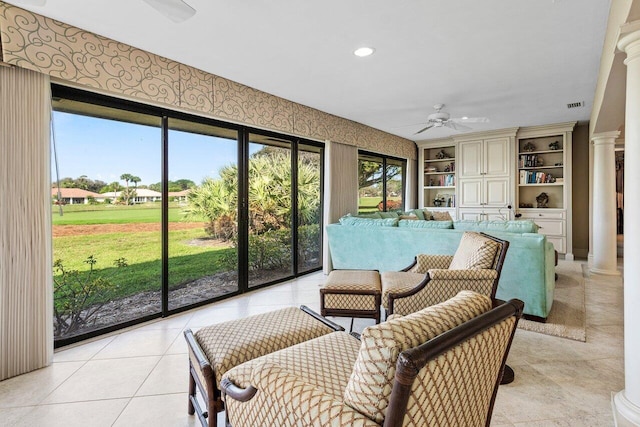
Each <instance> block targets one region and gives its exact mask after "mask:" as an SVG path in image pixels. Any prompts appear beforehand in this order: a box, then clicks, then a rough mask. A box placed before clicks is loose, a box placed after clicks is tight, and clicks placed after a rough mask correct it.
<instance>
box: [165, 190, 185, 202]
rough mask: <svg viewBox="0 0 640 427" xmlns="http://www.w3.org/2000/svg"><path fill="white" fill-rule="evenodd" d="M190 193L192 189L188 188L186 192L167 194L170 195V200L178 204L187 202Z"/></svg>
mask: <svg viewBox="0 0 640 427" xmlns="http://www.w3.org/2000/svg"><path fill="white" fill-rule="evenodd" d="M190 191H191V189H189V188H187V189H186V190H182V191H169V193H167V194H168V195H169V200H175V201H176V202H185V201H186V200H187V196H188V195H189V192H190Z"/></svg>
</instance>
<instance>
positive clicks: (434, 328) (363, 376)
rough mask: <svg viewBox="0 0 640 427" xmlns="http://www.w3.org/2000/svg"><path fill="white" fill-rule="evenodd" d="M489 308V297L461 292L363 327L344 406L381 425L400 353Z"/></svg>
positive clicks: (470, 292)
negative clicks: (399, 315)
mask: <svg viewBox="0 0 640 427" xmlns="http://www.w3.org/2000/svg"><path fill="white" fill-rule="evenodd" d="M490 309H491V299H490V298H489V297H487V296H484V295H480V294H477V293H475V292H472V291H462V292H460V293H458V295H456V296H455V297H453V298H451V299H450V300H448V301H445V302H443V303H440V304H437V305H433V306H431V307H427V308H425V309H423V310H421V311H418V312H416V313H412V314H409V315H407V316H403V317H399V318H394V319H390V320H388V321H386V322H383V323H379V324H377V325H375V326H370V327H368V328H365V330H364V331H363V332H362V336H361V337H360V338H361V341H362V344H361V345H360V352H359V353H358V359H357V360H356V363H355V365H354V368H353V373H352V374H351V378H350V379H349V383H348V384H347V388H346V390H345V394H344V402H345V404H347V405H349V406H350V407H352V408H354V409H355V410H356V411H358V412H360V413H362V414H364V415H365V416H367V417H369V418H371V419H372V420H374V421H376V422H378V423H382V422H383V421H384V417H385V412H386V409H387V406H388V405H389V397H390V396H391V389H392V387H393V379H394V376H395V373H396V362H397V360H398V356H399V355H400V353H401V352H403V351H404V350H408V349H410V348H413V347H416V346H418V345H420V344H422V343H424V342H426V341H428V340H430V339H432V338H434V337H436V336H438V335H440V334H441V333H443V332H445V331H448V330H449V329H452V328H454V327H456V326H458V325H460V324H462V323H464V322H466V321H468V320H470V319H473V318H474V317H476V316H479V315H480V314H482V313H484V312H486V311H489V310H490Z"/></svg>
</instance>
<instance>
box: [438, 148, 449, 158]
mask: <svg viewBox="0 0 640 427" xmlns="http://www.w3.org/2000/svg"><path fill="white" fill-rule="evenodd" d="M448 158H449V156H448V155H447V153H445V152H444V150H440V151H438V152H437V153H436V159H438V160H442V159H448Z"/></svg>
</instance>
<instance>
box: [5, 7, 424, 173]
mask: <svg viewBox="0 0 640 427" xmlns="http://www.w3.org/2000/svg"><path fill="white" fill-rule="evenodd" d="M0 46H1V49H0V59H1V60H2V61H4V62H6V63H8V64H12V65H15V66H18V67H22V68H27V69H30V70H34V71H38V72H41V73H44V74H48V75H50V76H52V77H56V78H59V79H62V80H66V81H71V82H75V83H78V84H81V85H84V86H87V87H91V88H96V89H101V90H104V91H107V92H111V93H114V94H118V95H126V96H128V97H132V98H135V99H138V100H142V101H151V102H154V103H162V104H165V105H169V106H173V107H178V108H181V109H186V110H192V111H197V112H199V113H205V114H207V115H210V116H212V117H215V118H218V119H220V120H225V121H232V122H235V123H241V124H246V125H249V126H255V127H259V128H263V129H270V130H274V131H278V132H282V133H287V134H292V135H298V136H301V137H306V138H309V139H316V140H331V141H337V142H341V143H343V144H349V145H356V146H358V147H361V148H363V149H366V150H368V151H373V152H377V153H382V154H388V155H393V156H398V157H403V158H407V159H411V160H415V159H416V157H417V148H416V145H415V143H413V142H412V141H409V140H407V139H404V138H400V137H397V136H394V135H390V134H388V133H386V132H382V131H380V130H377V129H374V128H371V127H369V126H365V125H363V124H360V123H356V122H353V121H350V120H347V119H343V118H341V117H337V116H334V115H331V114H328V113H325V112H322V111H319V110H316V109H313V108H310V107H307V106H304V105H300V104H296V103H294V102H291V101H288V100H286V99H283V98H279V97H277V96H273V95H270V94H268V93H265V92H262V91H259V90H257V89H254V88H251V87H248V86H244V85H242V84H239V83H236V82H234V81H231V80H228V79H225V78H222V77H219V76H215V75H213V74H209V73H206V72H204V71H201V70H198V69H195V68H193V67H189V66H187V65H184V64H180V63H178V62H176V61H172V60H170V59H167V58H163V57H161V56H158V55H154V54H151V53H148V52H145V51H143V50H140V49H137V48H135V47H132V46H129V45H126V44H123V43H119V42H117V41H114V40H111V39H108V38H106V37H102V36H99V35H96V34H93V33H90V32H88V31H84V30H81V29H78V28H75V27H72V26H70V25H67V24H65V23H62V22H59V21H56V20H53V19H50V18H47V17H44V16H41V15H38V14H35V13H32V12H29V11H26V10H23V9H21V8H19V7H15V6H12V5H9V4H6V3H3V2H1V1H0Z"/></svg>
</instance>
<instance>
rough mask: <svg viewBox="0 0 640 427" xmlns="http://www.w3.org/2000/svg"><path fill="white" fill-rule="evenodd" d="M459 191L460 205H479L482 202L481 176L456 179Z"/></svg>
mask: <svg viewBox="0 0 640 427" xmlns="http://www.w3.org/2000/svg"><path fill="white" fill-rule="evenodd" d="M458 182H459V183H460V184H459V187H458V188H459V191H460V204H459V206H460V207H479V206H482V203H484V201H483V199H482V185H483V179H482V178H475V179H461V180H459V181H458Z"/></svg>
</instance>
